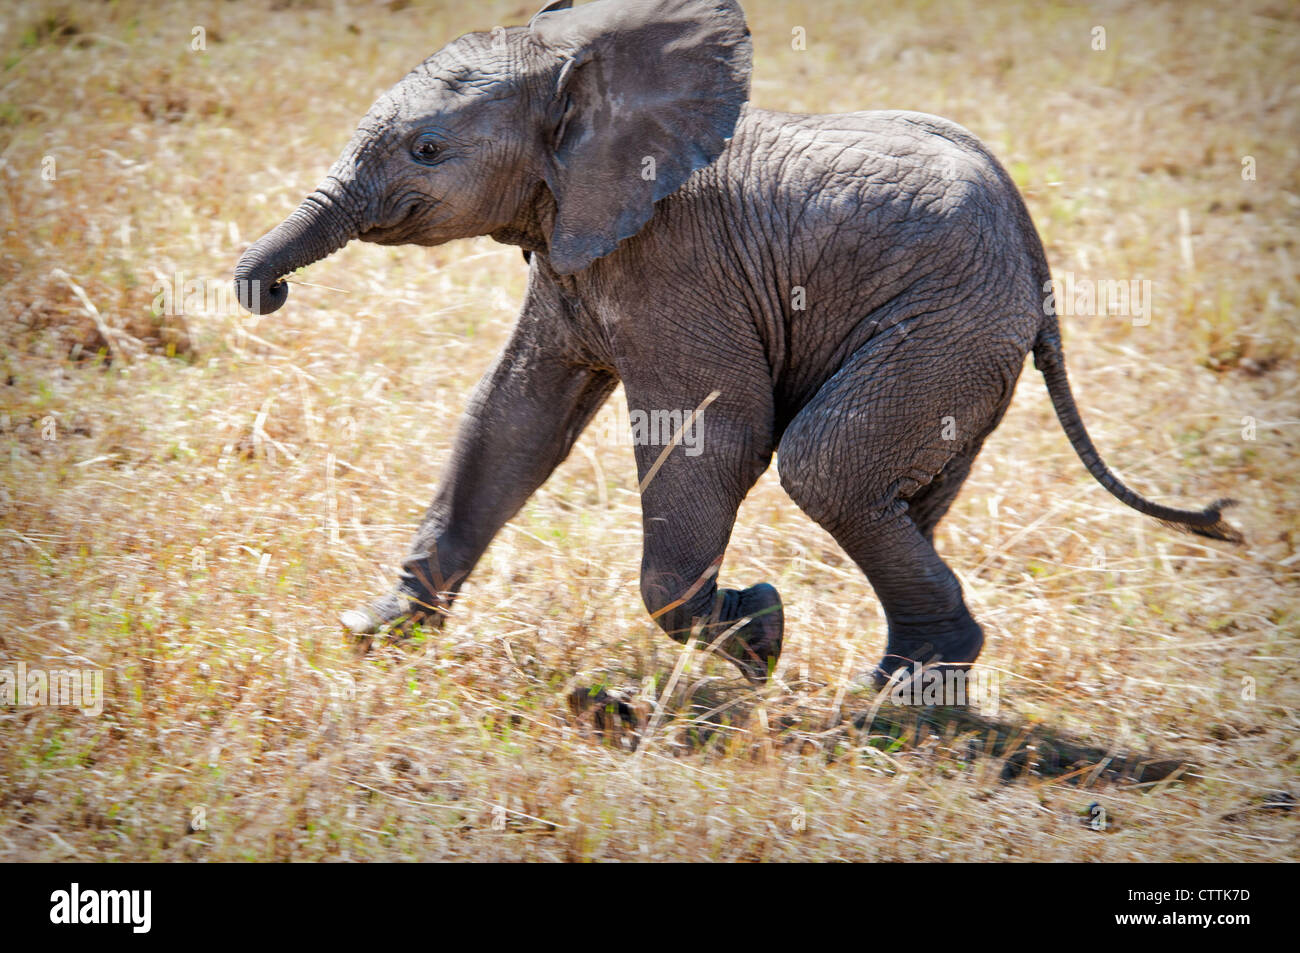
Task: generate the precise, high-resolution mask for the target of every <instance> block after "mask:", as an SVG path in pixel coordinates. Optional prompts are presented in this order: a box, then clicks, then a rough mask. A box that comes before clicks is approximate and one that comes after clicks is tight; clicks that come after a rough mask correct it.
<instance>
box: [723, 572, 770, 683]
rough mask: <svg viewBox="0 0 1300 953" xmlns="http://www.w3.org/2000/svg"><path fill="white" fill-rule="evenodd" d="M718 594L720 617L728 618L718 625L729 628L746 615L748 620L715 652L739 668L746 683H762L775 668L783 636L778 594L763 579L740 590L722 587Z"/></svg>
mask: <svg viewBox="0 0 1300 953" xmlns="http://www.w3.org/2000/svg"><path fill="white" fill-rule="evenodd" d="M720 595H721V597H722V603H723V609H722V612H721V613H720V616H721V618H723V619H725V620H729V621H724V622H722V623H719V624H720V625H723V626H725V627H730V626H731V625H734V624H735V623H736V621H738V620H740V619H744V618H746V617H748V618H749V621H748V622H746V623H745V625H744V626H742V627H741V628H740V629H739V630H737V631H736V632H734V633H732V634H731V636H730V637H728V638H727V640H726V641H725V642H724V643H723V644H722V645H720V646H719V647H718V649H717V651H718V653H719V654H720V655H722V657H723V658H725V659H726V660H727V661H729V662H731V663H732V664H733V665H735V666H736V668H738V669H740V674H741V675H743V676H745V679H746V680H747V681H748V682H749V683H750V684H752V685H763V684H766V682H767V679H768V677H769V676H770V675H771V674H772V672H774V671H776V662H777V659H779V658H780V657H781V643H782V641H783V639H784V631H785V613H784V612H783V611H782V609H781V596H780V594H779V593H778V592H777V591H776V588H775V587H774V586H771V585H769V584H768V583H765V582H763V583H759V584H758V585H757V586H750V587H749V588H748V589H745V590H744V591H741V592H737V591H736V590H734V589H730V590H725V591H724V592H722V593H721V594H720Z"/></svg>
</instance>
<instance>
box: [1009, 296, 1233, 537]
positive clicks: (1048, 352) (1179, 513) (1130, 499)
mask: <svg viewBox="0 0 1300 953" xmlns="http://www.w3.org/2000/svg"><path fill="white" fill-rule="evenodd" d="M1034 366H1035V367H1036V368H1038V370H1039V371H1041V372H1042V375H1043V378H1044V380H1046V382H1047V392H1048V393H1049V394H1050V395H1051V397H1052V406H1053V407H1054V408H1055V409H1056V417H1057V419H1058V420H1059V421H1060V422H1061V426H1062V427H1063V428H1064V429H1065V435H1066V436H1067V437H1069V438H1070V444H1071V445H1072V446H1073V447H1074V452H1075V453H1077V454H1078V455H1079V459H1080V460H1082V461H1083V465H1084V466H1085V467H1087V468H1088V472H1089V473H1091V474H1092V475H1093V478H1094V479H1096V481H1097V482H1098V483H1100V484H1101V485H1102V486H1103V487H1105V488H1106V490H1107V491H1109V492H1110V494H1111V495H1112V496H1114V497H1115V498H1116V499H1117V500H1119V501H1120V502H1121V503H1123V504H1124V505H1126V506H1131V507H1132V508H1133V509H1135V510H1137V511H1138V512H1139V513H1144V514H1146V515H1147V516H1152V517H1154V518H1156V519H1158V520H1159V521H1160V522H1162V523H1164V524H1165V525H1166V526H1169V527H1171V528H1173V529H1177V530H1182V531H1183V532H1188V533H1194V534H1195V535H1197V536H1204V537H1206V538H1207V539H1219V540H1223V541H1225V542H1229V543H1241V542H1242V541H1243V537H1242V535H1241V532H1240V531H1239V530H1238V529H1237V528H1236V527H1235V526H1233V525H1232V524H1231V523H1229V522H1228V521H1227V520H1225V519H1224V518H1223V510H1225V509H1226V508H1228V507H1229V506H1232V505H1233V504H1234V503H1235V502H1236V501H1235V500H1215V501H1214V502H1213V503H1211V504H1210V505H1209V506H1207V507H1206V508H1205V509H1203V510H1180V509H1175V508H1173V507H1170V506H1161V505H1160V504H1159V503H1152V502H1151V501H1150V500H1148V499H1147V498H1146V497H1144V496H1142V495H1141V494H1140V493H1138V492H1136V491H1135V490H1133V489H1130V488H1129V487H1128V486H1125V485H1124V483H1123V482H1122V481H1121V480H1120V479H1119V477H1117V476H1115V474H1114V473H1112V472H1111V470H1110V468H1109V467H1108V466H1106V464H1105V463H1104V462H1103V461H1102V459H1101V454H1099V453H1098V452H1097V448H1096V447H1094V446H1093V444H1092V438H1091V437H1089V436H1088V431H1087V430H1086V429H1085V428H1084V426H1083V419H1082V418H1081V417H1080V416H1079V408H1078V406H1076V404H1075V403H1074V395H1073V394H1072V393H1071V392H1070V382H1069V379H1068V378H1067V377H1066V374H1065V354H1064V352H1063V351H1062V350H1061V330H1060V326H1059V325H1058V324H1057V321H1056V315H1054V314H1051V313H1049V314H1048V315H1047V317H1046V320H1045V321H1044V323H1043V326H1042V328H1041V329H1040V330H1039V332H1038V337H1037V339H1036V340H1035V341H1034Z"/></svg>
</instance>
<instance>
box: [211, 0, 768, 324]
mask: <svg viewBox="0 0 1300 953" xmlns="http://www.w3.org/2000/svg"><path fill="white" fill-rule="evenodd" d="M750 59H751V48H750V40H749V31H748V29H747V27H746V25H745V20H744V15H743V14H742V12H741V10H740V7H739V5H738V4H737V3H736V2H735V0H595V2H593V3H588V4H584V5H582V6H580V7H578V8H576V9H574V8H572V0H557V2H555V3H551V4H550V5H549V6H547V7H546V8H545V9H543V10H542V11H541V12H540V13H538V14H537V15H536V16H535V17H533V19H532V21H531V22H530V23H529V25H528V26H527V27H512V28H509V29H505V28H500V27H498V28H497V29H495V30H493V31H491V32H490V33H471V34H468V35H466V36H463V37H461V38H460V39H458V40H455V41H454V42H452V43H450V44H449V45H447V46H446V47H444V48H443V49H442V50H440V51H439V52H437V53H435V54H434V55H433V56H431V57H429V59H427V60H425V61H424V63H422V64H421V65H420V66H419V67H417V68H416V69H415V70H413V71H412V72H411V73H410V74H409V75H407V76H406V77H405V78H404V79H403V80H402V81H401V82H400V83H398V84H397V85H396V86H395V87H393V89H391V90H389V91H388V92H387V93H385V94H384V95H383V96H382V97H380V99H379V100H378V101H377V102H376V103H375V104H374V106H372V107H371V108H370V110H369V112H367V113H366V115H365V117H364V118H363V119H362V121H361V123H360V124H359V126H358V127H357V130H356V133H355V134H354V135H353V137H352V140H351V141H350V142H349V144H348V146H347V148H346V149H344V151H343V154H342V155H341V156H340V157H339V159H338V160H337V161H336V162H335V163H334V165H333V167H332V168H331V169H330V171H329V173H328V174H327V175H326V177H325V180H324V181H323V182H322V183H321V184H320V186H319V187H318V188H317V189H316V191H314V192H313V193H311V194H310V195H309V196H307V198H306V199H305V200H304V201H303V203H302V204H301V205H300V206H299V207H298V209H297V210H296V211H294V212H293V214H292V215H290V216H289V217H288V218H287V219H285V221H284V222H282V223H281V224H280V225H278V226H276V228H274V229H273V230H272V231H271V232H269V233H268V234H267V235H265V236H264V237H262V238H261V239H259V240H258V241H256V242H254V243H253V244H252V245H251V246H250V247H249V248H248V250H247V251H246V252H245V253H244V255H243V257H242V258H241V259H240V261H239V265H238V267H237V269H236V272H235V277H236V290H237V292H238V294H239V299H240V302H241V303H242V304H243V305H244V307H246V308H248V309H249V310H250V311H254V312H256V313H258V314H269V313H271V312H272V311H275V310H276V309H278V308H279V307H280V306H281V305H283V304H284V302H285V299H286V298H287V297H288V288H287V286H286V284H285V283H284V282H283V281H282V280H281V279H283V277H284V276H285V275H287V274H289V273H291V272H292V271H294V270H295V269H298V268H301V267H303V266H305V265H308V264H310V263H312V262H315V261H318V260H320V259H321V258H324V257H326V256H327V255H330V254H332V253H333V252H334V251H336V250H338V249H339V248H341V247H342V246H343V245H345V244H347V243H348V242H349V241H351V240H352V239H356V238H359V239H361V240H362V241H369V242H377V243H380V244H388V245H395V244H418V245H439V244H442V243H443V242H447V241H450V240H452V239H455V238H464V237H469V236H473V235H494V236H495V237H498V238H500V239H501V240H503V241H512V242H514V243H515V244H521V245H523V246H524V247H525V248H531V249H532V250H535V251H539V252H541V253H543V254H545V255H547V257H548V259H549V262H550V264H551V267H552V268H553V269H554V270H555V271H556V272H557V273H558V274H562V275H571V274H575V273H577V272H579V271H581V270H583V269H584V268H586V267H587V266H589V265H590V264H591V263H592V262H593V261H595V260H596V259H598V258H601V257H603V256H605V255H608V254H609V253H610V252H612V251H614V249H615V248H617V246H618V243H619V242H621V241H622V240H623V239H625V238H628V237H630V236H632V235H634V234H636V233H637V232H638V231H639V230H640V229H641V228H642V227H643V226H644V225H645V223H646V222H647V221H649V219H650V217H651V216H652V214H653V212H654V203H655V202H657V201H659V200H660V199H662V198H664V197H665V196H667V195H669V194H671V193H672V192H674V191H676V190H677V189H678V188H680V187H681V185H682V184H683V183H684V182H685V181H686V179H687V178H688V177H689V176H690V175H691V174H692V173H693V172H694V171H696V170H697V169H700V168H702V167H704V166H706V165H708V164H709V163H711V162H712V161H713V160H714V159H716V158H717V157H718V155H719V154H720V153H721V152H722V150H723V148H724V147H725V144H726V142H727V140H728V139H729V138H730V136H731V134H732V131H733V129H734V127H735V125H736V121H737V119H738V118H739V116H740V111H741V108H742V107H743V105H744V103H745V101H746V99H747V98H748V93H749V70H750Z"/></svg>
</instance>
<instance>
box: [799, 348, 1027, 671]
mask: <svg viewBox="0 0 1300 953" xmlns="http://www.w3.org/2000/svg"><path fill="white" fill-rule="evenodd" d="M933 347H934V345H933V343H932V342H926V341H924V340H923V339H921V338H920V336H919V335H913V336H912V337H911V338H910V339H908V338H907V337H906V336H894V337H891V336H886V337H885V338H884V339H875V340H873V341H872V342H870V343H868V344H867V345H866V346H864V347H863V349H861V350H860V351H859V352H857V353H856V354H854V355H853V357H852V358H850V360H849V362H848V363H847V364H846V366H845V367H844V368H843V369H841V371H839V372H838V373H837V374H836V375H835V376H834V377H832V378H831V379H830V380H829V381H828V382H827V383H826V384H825V385H823V387H822V389H821V390H820V391H819V392H818V393H817V394H816V395H815V396H814V398H813V400H812V401H811V402H809V404H808V405H807V406H805V407H804V408H803V409H802V410H801V411H800V412H799V414H797V415H796V416H795V418H794V420H793V421H792V422H791V423H790V426H789V427H788V428H787V429H786V431H785V433H784V434H783V435H782V438H781V443H780V446H779V448H778V454H777V460H778V464H777V465H778V469H779V472H780V475H781V482H782V485H783V486H784V487H785V489H786V491H787V492H788V493H789V494H790V496H791V497H792V498H793V499H794V501H795V502H796V503H798V504H799V506H800V508H802V509H803V510H804V512H805V513H807V514H808V515H809V516H810V517H812V519H814V520H815V521H816V522H818V523H819V524H820V525H821V526H823V527H824V528H825V529H826V530H827V531H828V532H829V533H830V534H831V535H832V536H833V537H835V540H836V542H838V543H839V544H840V546H841V547H843V549H844V550H845V552H847V553H848V555H849V556H850V557H851V558H852V559H853V561H854V562H855V563H857V565H858V567H859V568H860V569H861V570H862V571H863V572H864V573H865V574H866V576H867V579H868V580H869V581H870V583H871V585H872V588H873V589H874V590H875V592H876V595H877V596H878V598H879V599H880V602H881V605H882V607H883V608H884V611H885V617H886V620H887V623H888V641H887V645H886V651H885V657H884V659H883V660H882V662H881V664H880V669H879V671H878V673H877V674H878V678H880V677H884V678H887V677H888V676H889V675H890V674H892V673H893V672H894V671H895V670H897V669H899V668H904V667H908V666H910V665H911V664H912V663H914V662H920V663H922V664H925V663H931V662H943V663H947V664H950V665H953V666H963V667H964V666H966V665H969V664H970V663H971V662H973V661H975V659H976V658H977V657H978V655H979V653H980V651H981V649H982V648H983V645H984V635H983V631H982V630H981V628H980V626H979V624H978V623H977V622H976V621H975V619H974V618H973V617H972V616H971V614H970V611H969V610H968V609H967V607H966V604H965V600H964V599H963V597H962V592H961V586H960V584H959V582H958V580H957V577H956V575H955V574H954V573H953V571H952V570H951V569H950V568H949V567H948V566H947V564H945V563H944V561H943V560H942V559H941V558H940V556H939V554H938V552H936V550H935V548H934V544H933V534H934V528H935V525H936V524H937V523H938V521H939V519H940V518H941V517H942V516H943V514H944V513H945V512H946V511H947V509H948V507H949V506H950V505H951V503H952V500H953V498H954V497H955V496H956V494H957V491H958V490H959V489H960V487H961V484H962V482H963V481H964V480H965V479H966V476H967V475H968V474H969V472H970V467H971V463H972V462H973V460H974V456H975V453H976V452H977V451H978V449H979V446H980V443H981V442H982V440H983V436H984V435H985V434H987V433H988V432H989V431H990V430H991V429H992V428H993V426H995V425H996V423H997V421H998V420H999V419H1000V417H1001V414H1002V411H1003V410H1004V409H1005V407H1006V404H1007V402H1008V401H1009V391H1008V389H1007V388H1006V387H1005V385H1004V383H1003V382H1004V381H1005V380H1006V379H1007V377H1008V376H1010V379H1011V380H1012V381H1014V373H1013V371H1014V368H1013V367H1012V366H1011V359H1010V358H1009V359H1008V361H1007V366H1006V367H1002V366H999V365H997V364H996V363H991V364H985V365H980V364H978V363H972V364H969V365H961V364H959V365H956V366H951V365H946V366H943V367H942V368H937V367H936V366H935V364H934V362H933V354H932V353H931V350H932V348H933ZM940 371H941V372H942V378H938V379H937V374H938V373H939V372H940ZM963 437H964V438H965V439H963Z"/></svg>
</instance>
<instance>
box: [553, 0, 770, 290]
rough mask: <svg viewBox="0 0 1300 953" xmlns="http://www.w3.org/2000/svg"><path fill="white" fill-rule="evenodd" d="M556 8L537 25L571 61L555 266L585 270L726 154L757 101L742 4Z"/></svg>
mask: <svg viewBox="0 0 1300 953" xmlns="http://www.w3.org/2000/svg"><path fill="white" fill-rule="evenodd" d="M570 7H571V0H556V2H555V3H552V4H550V5H549V6H547V7H546V8H545V9H544V10H542V11H541V12H540V13H538V14H537V15H536V16H535V17H533V20H532V22H531V23H530V24H529V28H530V29H531V31H532V33H533V35H534V36H535V37H536V39H537V40H538V42H540V43H541V44H542V45H543V46H544V47H546V48H547V49H548V50H550V51H552V52H553V53H555V54H556V55H557V56H558V57H560V58H561V60H562V61H563V66H562V68H561V70H560V73H559V79H558V81H557V83H556V90H555V100H554V102H553V103H552V111H551V114H550V116H549V117H548V120H547V121H548V122H549V123H551V124H552V128H551V129H550V130H549V132H550V135H551V142H550V148H551V155H550V157H549V160H550V161H549V162H548V163H547V165H548V170H547V173H546V184H547V186H548V187H549V188H550V190H551V193H552V194H553V195H554V196H555V202H556V217H555V226H554V228H553V230H552V233H551V239H550V248H549V258H550V261H551V266H552V267H553V268H554V269H555V270H556V271H557V272H558V273H559V274H562V275H571V274H573V273H575V272H578V271H581V270H582V269H583V268H586V267H587V266H588V265H590V264H591V263H592V262H593V261H595V260H596V259H597V258H600V257H602V256H604V255H608V254H609V253H610V252H612V251H613V250H614V249H615V248H616V247H618V243H619V242H620V241H622V240H623V239H625V238H629V237H631V236H632V235H635V234H636V233H637V232H638V231H640V229H641V227H642V226H643V225H645V223H646V222H647V221H649V220H650V216H651V215H653V214H654V203H655V202H657V201H659V199H661V198H663V197H664V196H666V195H669V194H671V193H673V192H675V191H676V190H677V189H679V188H680V187H681V185H682V183H684V182H685V181H686V179H687V178H688V177H689V176H690V175H691V173H692V172H694V171H695V170H696V169H700V168H702V167H704V166H706V165H708V164H709V163H710V162H712V161H713V160H714V159H716V158H717V157H718V155H719V154H720V153H721V152H722V150H723V148H724V147H725V146H726V143H727V140H728V139H730V138H731V134H732V131H733V130H734V129H735V126H736V120H737V119H738V118H739V116H740V110H741V107H742V106H743V105H744V104H745V101H746V100H747V99H748V98H749V73H750V63H751V59H752V49H751V44H750V39H749V28H748V27H747V26H746V25H745V15H744V13H742V12H741V9H740V6H739V4H738V3H736V0H595V2H594V3H588V4H584V5H583V6H580V7H578V8H576V9H569V8H570Z"/></svg>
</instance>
